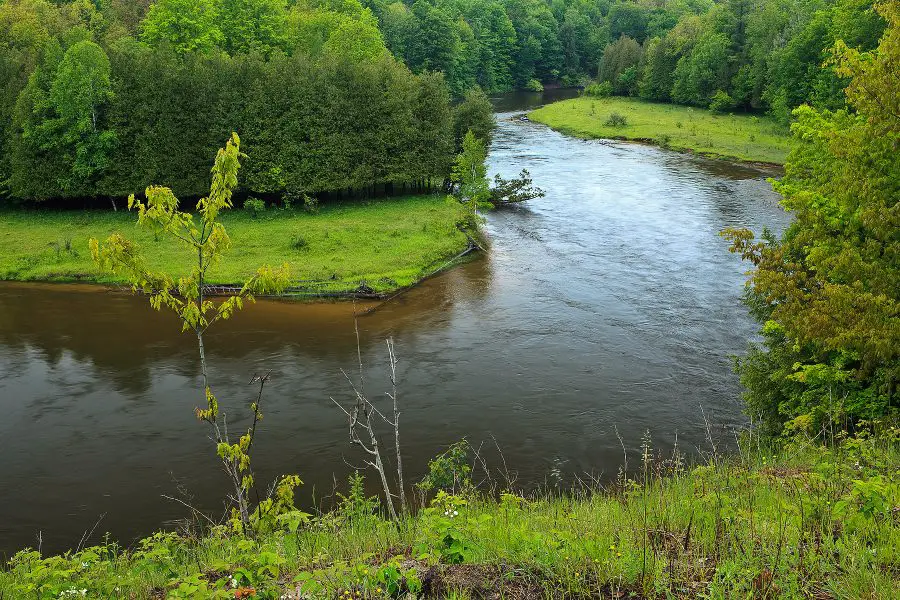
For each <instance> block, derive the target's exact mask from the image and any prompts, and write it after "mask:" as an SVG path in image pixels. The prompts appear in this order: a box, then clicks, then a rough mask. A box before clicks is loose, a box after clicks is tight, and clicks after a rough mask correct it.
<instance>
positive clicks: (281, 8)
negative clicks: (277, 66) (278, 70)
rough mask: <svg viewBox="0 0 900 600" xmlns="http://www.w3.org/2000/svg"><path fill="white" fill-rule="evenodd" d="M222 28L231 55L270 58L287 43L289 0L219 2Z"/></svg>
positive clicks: (223, 0)
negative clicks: (287, 1)
mask: <svg viewBox="0 0 900 600" xmlns="http://www.w3.org/2000/svg"><path fill="white" fill-rule="evenodd" d="M218 5H219V28H220V29H221V31H222V37H223V47H224V49H225V51H226V52H228V53H229V54H232V55H234V54H246V53H248V52H259V53H260V54H262V55H264V56H268V55H269V54H271V53H272V52H273V51H275V50H279V49H285V47H286V44H287V3H286V0H220V2H219V3H218Z"/></svg>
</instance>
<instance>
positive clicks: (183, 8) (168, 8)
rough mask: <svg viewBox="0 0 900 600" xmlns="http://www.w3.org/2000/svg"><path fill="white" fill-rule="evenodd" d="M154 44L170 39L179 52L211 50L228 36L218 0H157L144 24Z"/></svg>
mask: <svg viewBox="0 0 900 600" xmlns="http://www.w3.org/2000/svg"><path fill="white" fill-rule="evenodd" d="M141 38H142V39H143V40H144V41H145V42H147V43H148V44H151V45H157V44H160V43H168V44H170V45H171V46H172V48H174V49H175V51H176V52H193V51H199V52H208V51H210V50H212V49H213V48H217V47H219V46H220V45H221V44H222V42H223V39H224V35H223V34H222V29H221V28H220V21H219V3H218V2H216V1H215V0H157V1H156V2H155V3H154V4H153V5H151V6H150V10H149V11H148V13H147V18H146V19H144V22H143V23H142V25H141Z"/></svg>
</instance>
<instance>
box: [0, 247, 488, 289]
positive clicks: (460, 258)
mask: <svg viewBox="0 0 900 600" xmlns="http://www.w3.org/2000/svg"><path fill="white" fill-rule="evenodd" d="M484 251H485V249H484V248H483V247H481V246H479V245H477V244H474V243H473V244H470V245H469V246H467V247H466V248H465V249H464V250H463V251H462V252H460V253H458V254H456V255H455V256H452V257H450V258H449V259H448V260H446V261H445V262H444V263H443V264H441V265H440V266H438V267H436V268H434V269H431V270H430V271H429V272H428V273H426V274H425V275H422V276H421V277H419V278H417V279H416V280H414V281H413V282H412V283H409V284H406V285H403V286H399V287H396V288H388V289H385V290H383V291H377V290H374V289H372V288H370V287H368V286H367V285H366V281H365V280H360V281H359V283H358V285H357V286H356V287H355V288H353V287H349V288H343V289H341V288H337V289H333V290H318V291H317V290H316V289H315V288H317V287H324V286H328V285H334V282H332V281H328V280H307V281H301V282H299V283H301V284H305V285H294V286H290V287H288V288H287V289H286V290H285V291H284V292H283V293H281V294H264V295H256V296H254V297H255V298H257V299H267V300H296V301H299V302H305V301H316V300H323V301H326V300H335V301H348V300H380V301H383V302H386V301H388V300H391V299H392V298H395V297H397V296H399V295H401V294H404V293H406V292H408V291H410V290H412V289H415V288H416V287H418V286H420V285H421V284H422V283H424V282H425V281H427V280H429V279H431V278H433V277H437V276H439V275H441V274H443V273H446V272H447V271H449V270H451V269H453V268H456V267H458V266H461V265H464V264H466V263H467V262H469V261H471V260H476V257H477V255H478V253H480V252H484ZM4 285H9V286H14V285H26V286H27V285H48V286H70V287H73V288H81V289H83V290H90V291H96V292H105V293H121V294H128V295H132V294H133V295H142V293H141V292H140V290H138V291H136V292H132V291H131V286H130V285H129V284H127V283H124V282H121V283H116V282H104V281H97V280H94V279H88V278H71V279H70V278H60V279H0V286H4ZM241 287H242V286H241V284H238V283H216V284H209V285H206V286H204V289H205V292H204V294H205V295H206V296H209V297H223V296H227V295H229V294H233V293H236V292H237V291H239V290H240V289H241Z"/></svg>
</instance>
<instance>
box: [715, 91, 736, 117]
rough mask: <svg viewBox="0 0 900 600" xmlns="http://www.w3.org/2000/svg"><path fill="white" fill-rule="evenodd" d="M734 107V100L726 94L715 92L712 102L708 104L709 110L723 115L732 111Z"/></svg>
mask: <svg viewBox="0 0 900 600" xmlns="http://www.w3.org/2000/svg"><path fill="white" fill-rule="evenodd" d="M734 106H735V102H734V98H732V97H731V96H729V95H728V93H727V92H723V91H722V90H716V93H715V94H713V97H712V101H711V102H710V103H709V110H711V111H713V112H715V113H724V112H728V111H730V110H733V109H734Z"/></svg>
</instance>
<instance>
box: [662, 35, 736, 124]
mask: <svg viewBox="0 0 900 600" xmlns="http://www.w3.org/2000/svg"><path fill="white" fill-rule="evenodd" d="M728 45H729V40H728V37H727V36H726V35H725V34H723V33H711V32H709V33H706V34H705V35H703V36H702V37H701V38H700V39H699V40H698V41H697V45H696V46H694V47H693V49H692V50H691V51H690V53H688V54H686V55H685V56H682V57H681V58H680V59H679V60H678V64H677V66H676V67H675V75H674V79H675V83H674V85H673V86H672V99H673V100H675V101H676V102H681V103H682V104H695V105H698V106H707V105H709V102H710V100H711V99H712V96H713V94H715V92H716V91H717V90H724V89H726V88H727V87H728Z"/></svg>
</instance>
